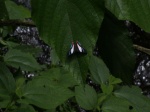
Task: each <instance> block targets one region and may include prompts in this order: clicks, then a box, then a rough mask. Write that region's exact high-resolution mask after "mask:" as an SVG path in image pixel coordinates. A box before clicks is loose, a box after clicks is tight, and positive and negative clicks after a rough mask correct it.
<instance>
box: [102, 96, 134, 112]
mask: <svg viewBox="0 0 150 112" xmlns="http://www.w3.org/2000/svg"><path fill="white" fill-rule="evenodd" d="M129 107H130V103H129V102H128V101H126V100H124V99H121V98H117V97H115V96H111V97H109V98H108V99H107V100H105V101H104V103H103V104H102V110H103V112H133V111H132V110H130V108H129Z"/></svg>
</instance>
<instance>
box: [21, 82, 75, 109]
mask: <svg viewBox="0 0 150 112" xmlns="http://www.w3.org/2000/svg"><path fill="white" fill-rule="evenodd" d="M22 92H23V96H22V98H23V99H22V101H25V102H28V103H29V104H33V105H35V106H38V107H40V108H43V109H54V108H56V107H57V106H59V105H61V104H62V103H64V102H65V101H66V100H68V99H69V98H71V97H72V96H74V94H73V92H72V91H70V90H69V89H67V88H64V87H58V86H56V87H47V86H42V85H41V86H38V85H36V84H34V82H33V83H32V81H31V82H29V83H28V84H27V85H26V86H25V87H24V88H23V90H22Z"/></svg>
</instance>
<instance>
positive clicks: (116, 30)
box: [98, 15, 135, 83]
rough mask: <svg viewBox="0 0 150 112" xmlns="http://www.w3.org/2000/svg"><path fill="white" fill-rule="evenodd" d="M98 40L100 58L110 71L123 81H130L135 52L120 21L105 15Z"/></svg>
mask: <svg viewBox="0 0 150 112" xmlns="http://www.w3.org/2000/svg"><path fill="white" fill-rule="evenodd" d="M98 42H99V43H98V45H99V48H100V54H101V56H102V59H103V60H104V62H105V63H106V65H107V66H108V68H109V70H110V72H111V73H112V74H113V75H115V76H116V77H119V78H121V79H122V80H123V81H124V82H127V83H131V81H132V74H133V69H134V64H135V54H134V50H133V47H132V45H133V44H132V42H131V39H130V38H129V37H128V32H127V30H126V29H125V28H124V26H123V24H122V22H120V21H118V20H116V18H114V17H113V16H108V15H106V17H105V19H104V21H103V24H102V27H101V30H100V37H99V40H98Z"/></svg>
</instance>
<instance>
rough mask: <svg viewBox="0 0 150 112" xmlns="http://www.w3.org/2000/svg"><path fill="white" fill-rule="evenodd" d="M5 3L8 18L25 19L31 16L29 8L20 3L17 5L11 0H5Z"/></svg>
mask: <svg viewBox="0 0 150 112" xmlns="http://www.w3.org/2000/svg"><path fill="white" fill-rule="evenodd" d="M5 4H6V8H7V12H8V15H9V19H25V18H30V17H31V13H30V11H29V9H27V8H25V7H23V6H21V5H20V6H18V5H17V4H16V3H14V2H13V1H11V0H6V1H5Z"/></svg>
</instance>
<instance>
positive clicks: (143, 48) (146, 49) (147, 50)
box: [133, 44, 150, 55]
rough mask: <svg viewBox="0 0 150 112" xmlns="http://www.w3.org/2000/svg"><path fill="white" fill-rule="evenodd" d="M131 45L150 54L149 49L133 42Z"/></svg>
mask: <svg viewBox="0 0 150 112" xmlns="http://www.w3.org/2000/svg"><path fill="white" fill-rule="evenodd" d="M133 47H134V48H135V49H137V50H139V51H141V52H144V53H146V54H148V55H150V49H148V48H145V47H142V46H139V45H136V44H134V45H133Z"/></svg>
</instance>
